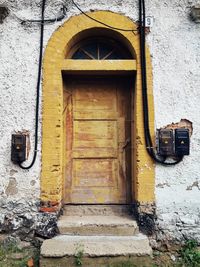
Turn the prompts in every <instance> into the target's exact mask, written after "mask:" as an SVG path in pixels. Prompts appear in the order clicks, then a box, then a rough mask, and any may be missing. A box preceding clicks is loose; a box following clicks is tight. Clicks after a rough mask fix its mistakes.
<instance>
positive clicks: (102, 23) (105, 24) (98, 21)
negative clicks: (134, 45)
mask: <svg viewBox="0 0 200 267" xmlns="http://www.w3.org/2000/svg"><path fill="white" fill-rule="evenodd" d="M71 1H72V4H73V5H74V6H75V7H76V8H77V9H78V10H79V11H80V12H81V13H82V14H83V15H85V16H86V17H88V18H89V19H91V20H93V21H95V22H97V23H99V24H101V25H104V26H106V27H108V28H110V29H113V30H118V31H123V32H138V30H133V29H132V30H131V29H123V28H117V27H113V26H111V25H109V24H107V23H104V22H102V21H100V20H98V19H95V18H93V17H91V16H90V15H88V14H87V13H85V12H84V11H83V10H82V9H81V8H80V7H79V6H78V5H77V4H76V3H75V2H74V0H71Z"/></svg>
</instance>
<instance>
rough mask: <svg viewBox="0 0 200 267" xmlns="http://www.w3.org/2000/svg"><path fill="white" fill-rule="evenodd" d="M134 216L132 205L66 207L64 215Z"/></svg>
mask: <svg viewBox="0 0 200 267" xmlns="http://www.w3.org/2000/svg"><path fill="white" fill-rule="evenodd" d="M127 214H129V215H130V214H132V210H131V205H114V204H112V205H70V204H69V205H65V206H64V209H63V215H67V216H75V215H88V216H90V215H106V216H110V215H127Z"/></svg>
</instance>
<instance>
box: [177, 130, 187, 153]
mask: <svg viewBox="0 0 200 267" xmlns="http://www.w3.org/2000/svg"><path fill="white" fill-rule="evenodd" d="M175 154H176V155H177V156H184V155H189V154H190V135H189V130H188V129H175Z"/></svg>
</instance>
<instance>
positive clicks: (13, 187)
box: [6, 177, 18, 196]
mask: <svg viewBox="0 0 200 267" xmlns="http://www.w3.org/2000/svg"><path fill="white" fill-rule="evenodd" d="M17 193H18V188H17V181H16V179H15V178H14V177H10V180H9V183H8V186H7V188H6V195H7V196H14V195H16V194H17Z"/></svg>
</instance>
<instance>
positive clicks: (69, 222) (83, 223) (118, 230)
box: [58, 215, 139, 236]
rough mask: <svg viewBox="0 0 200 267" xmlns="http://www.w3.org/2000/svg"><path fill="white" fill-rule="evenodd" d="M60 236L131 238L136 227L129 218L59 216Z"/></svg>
mask: <svg viewBox="0 0 200 267" xmlns="http://www.w3.org/2000/svg"><path fill="white" fill-rule="evenodd" d="M58 229H59V232H60V234H66V235H84V236H85V235H86V236H87V235H93V236H94V235H97V236H102V235H116V236H133V235H134V234H137V233H138V231H139V230H138V226H137V223H136V221H134V219H133V217H131V216H127V215H126V216H116V215H110V216H102V215H91V216H61V217H60V219H59V221H58Z"/></svg>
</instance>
